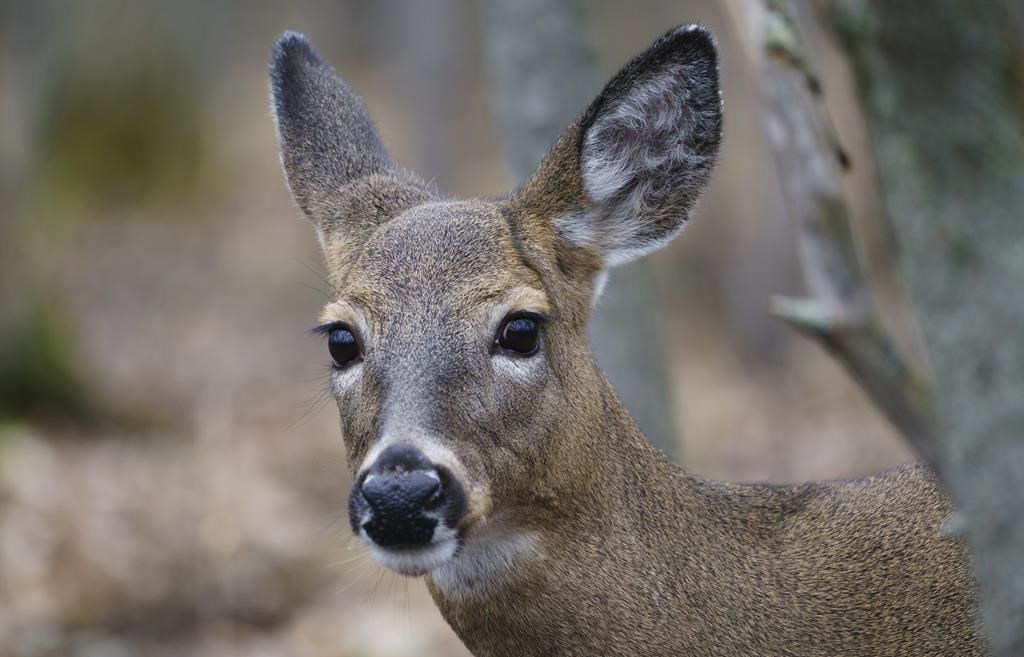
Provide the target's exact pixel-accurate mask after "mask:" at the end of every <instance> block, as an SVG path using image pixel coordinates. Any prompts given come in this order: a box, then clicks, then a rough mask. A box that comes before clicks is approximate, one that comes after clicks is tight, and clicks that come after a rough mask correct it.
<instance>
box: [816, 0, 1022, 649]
mask: <svg viewBox="0 0 1024 657" xmlns="http://www.w3.org/2000/svg"><path fill="white" fill-rule="evenodd" d="M819 5H820V7H821V8H822V9H823V10H824V12H825V15H826V17H827V18H828V19H829V20H830V21H831V23H832V25H834V26H835V28H836V31H837V33H838V34H839V35H840V37H841V40H842V41H843V44H844V45H845V47H846V49H847V52H848V53H849V55H850V58H851V60H852V63H853V65H854V70H855V73H856V76H857V82H858V89H859V93H860V95H861V99H862V102H863V105H864V109H865V112H866V116H867V120H868V126H869V129H870V132H871V136H872V141H873V145H874V148H875V154H876V157H877V161H878V170H879V175H880V179H881V180H880V186H881V188H882V200H883V203H884V206H885V208H886V210H887V214H888V216H889V219H890V221H891V223H892V226H893V228H894V234H895V236H896V239H897V241H898V247H899V249H898V257H899V260H900V265H901V270H902V273H903V276H904V277H905V279H906V282H907V284H908V291H909V295H910V299H911V303H912V306H913V308H914V310H915V312H916V314H917V316H918V318H919V320H920V325H921V330H922V335H923V336H924V340H925V342H926V345H927V348H928V352H929V360H930V365H931V369H932V372H933V378H934V381H935V386H934V389H933V396H932V402H933V403H932V408H933V409H934V414H935V419H936V428H937V442H938V444H937V450H936V462H935V465H936V466H937V469H938V472H939V474H940V476H941V478H942V479H943V481H944V483H945V485H946V487H947V489H948V490H949V492H950V494H951V496H952V497H953V499H954V500H955V502H956V504H957V506H958V508H959V509H960V511H959V512H958V514H957V516H956V517H955V518H954V520H953V521H952V522H951V523H950V531H955V532H958V533H961V534H963V535H964V536H965V537H966V538H967V539H968V541H969V543H970V545H971V549H972V553H973V556H974V568H975V574H976V578H977V581H978V585H979V593H980V596H981V603H982V620H983V624H984V630H985V632H986V634H987V635H988V637H989V638H990V639H991V642H992V647H993V651H994V654H995V655H998V656H1005V657H1009V656H1010V655H1022V654H1024V216H1022V214H1024V210H1022V209H1024V55H1022V53H1024V49H1022V39H1024V36H1022V32H1021V15H1022V12H1021V8H1020V5H1019V4H1017V3H1016V2H1013V1H993V2H988V3H976V2H970V1H968V0H935V1H934V2H931V3H928V5H927V8H925V7H923V6H921V5H919V4H917V3H905V2H891V1H884V0H846V1H843V2H835V3H826V2H819Z"/></svg>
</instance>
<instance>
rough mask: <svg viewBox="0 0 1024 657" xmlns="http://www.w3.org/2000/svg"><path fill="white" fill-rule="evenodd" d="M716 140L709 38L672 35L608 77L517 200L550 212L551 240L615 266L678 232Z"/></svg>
mask: <svg viewBox="0 0 1024 657" xmlns="http://www.w3.org/2000/svg"><path fill="white" fill-rule="evenodd" d="M721 136H722V100H721V96H720V93H719V86H718V56H717V52H716V48H715V40H714V37H713V36H712V34H711V32H710V31H708V29H707V28H705V27H703V26H698V25H687V26H681V27H677V28H675V29H674V30H671V31H670V32H668V33H667V34H665V35H664V36H663V37H661V38H660V39H658V40H657V41H656V42H655V43H654V44H653V45H651V47H650V48H648V49H647V50H646V51H644V52H643V53H641V54H640V55H638V56H637V57H636V58H634V59H633V61H631V62H630V63H629V64H627V65H626V66H625V68H623V69H622V70H621V71H620V72H619V73H618V74H617V75H616V76H615V77H614V78H612V80H611V81H610V82H609V83H608V85H607V86H606V87H605V88H604V91H602V92H601V94H600V95H599V96H598V97H597V98H596V99H595V100H594V102H593V103H591V105H590V107H589V108H587V110H586V112H585V113H584V114H583V116H582V117H581V118H580V120H579V122H578V123H577V124H576V125H574V126H572V127H570V129H569V130H568V131H567V132H566V134H565V135H563V137H562V138H561V139H560V140H559V142H558V143H557V144H556V145H555V147H554V149H553V150H552V152H551V153H550V154H549V155H548V158H547V159H546V161H545V162H544V163H543V164H542V165H541V168H540V170H538V172H537V174H536V175H535V176H534V178H533V179H532V180H531V181H530V182H529V183H528V184H527V185H526V186H525V187H524V188H523V190H522V192H520V194H521V195H526V196H530V195H532V196H534V197H535V199H537V198H542V199H543V202H544V203H545V205H546V206H547V208H550V209H551V210H554V211H553V212H551V211H549V212H547V213H546V214H548V215H549V216H551V218H552V221H553V223H554V228H555V230H556V232H557V233H558V235H559V237H560V239H561V240H563V241H564V242H568V243H569V244H570V245H572V246H576V247H583V248H586V249H588V250H590V251H596V252H597V255H599V257H600V258H601V262H602V263H603V266H604V267H608V266H613V265H618V264H622V263H624V262H628V261H630V260H634V259H636V258H638V257H640V256H642V255H644V254H646V253H648V252H650V251H653V250H655V249H657V248H659V247H661V246H663V245H664V244H666V243H667V242H668V241H669V240H670V239H671V238H672V237H674V236H675V235H676V233H678V232H679V230H680V229H681V228H682V227H683V225H684V224H685V223H686V220H687V218H688V217H689V213H690V211H691V209H692V208H693V206H694V204H695V203H696V200H697V197H698V195H699V194H700V192H701V190H702V189H703V188H704V186H705V184H706V183H707V181H708V178H709V177H710V174H711V171H712V168H713V167H714V163H715V158H716V156H717V154H718V147H719V143H720V142H721ZM565 169H570V170H571V171H572V173H571V174H570V175H568V176H566V175H565V173H566V172H565V171H564V170H565ZM573 173H574V174H575V175H572V174H573ZM567 183H569V184H567ZM522 200H524V201H526V202H527V203H530V201H531V199H522ZM556 208H557V209H556Z"/></svg>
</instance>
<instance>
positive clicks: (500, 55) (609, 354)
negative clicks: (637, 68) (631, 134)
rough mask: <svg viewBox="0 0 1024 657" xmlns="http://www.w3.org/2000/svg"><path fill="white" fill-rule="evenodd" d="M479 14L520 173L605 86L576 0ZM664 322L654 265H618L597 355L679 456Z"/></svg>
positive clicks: (630, 405)
mask: <svg viewBox="0 0 1024 657" xmlns="http://www.w3.org/2000/svg"><path fill="white" fill-rule="evenodd" d="M483 21H484V30H483V32H484V35H485V38H486V39H487V47H488V50H489V55H490V64H491V78H492V85H493V96H494V99H495V108H496V110H497V117H498V124H499V127H500V129H501V133H502V136H503V141H504V144H505V153H506V161H507V165H508V169H509V172H510V174H511V175H512V177H513V178H514V179H515V180H518V181H523V180H525V179H526V178H527V177H528V176H529V175H531V174H532V173H533V172H534V171H535V170H536V168H537V165H538V164H539V163H540V161H541V159H542V158H543V156H544V154H545V153H547V151H548V149H549V148H550V147H551V145H552V144H553V143H554V140H555V139H556V138H557V137H558V135H559V134H560V133H561V132H562V131H563V130H564V129H565V128H566V127H567V126H568V125H569V124H570V123H571V122H572V121H573V120H574V119H575V118H576V117H577V116H578V115H579V114H580V113H581V112H582V111H583V110H584V109H585V108H586V105H587V103H589V102H590V100H591V99H593V98H594V97H595V96H596V95H597V94H598V92H600V90H601V82H602V75H601V73H600V71H599V69H598V66H597V62H596V57H595V53H594V48H593V45H592V39H591V36H590V33H589V30H588V24H587V20H586V10H585V9H584V5H583V3H581V2H577V1H575V0H517V1H516V2H508V1H504V0H488V1H487V2H485V3H484V4H483ZM661 326H662V324H661V312H660V308H659V305H658V297H657V294H656V292H655V289H654V276H653V273H652V271H651V266H650V264H649V263H647V262H644V261H638V262H634V263H632V264H630V265H626V266H624V267H620V268H618V269H616V270H614V271H613V272H612V274H611V276H610V279H609V282H608V284H607V286H606V288H605V292H604V296H603V297H602V299H601V300H600V302H599V304H598V307H597V310H596V311H595V314H594V317H593V318H592V320H591V327H590V337H591V344H592V345H593V348H594V355H595V356H596V358H597V362H598V364H599V365H600V366H601V367H602V369H603V370H604V372H605V374H606V375H607V376H608V380H609V381H611V383H612V385H613V387H614V388H615V390H616V391H617V392H618V394H619V396H620V397H621V399H622V402H623V404H625V406H626V408H627V409H628V410H629V412H630V414H631V415H632V416H633V418H634V419H635V420H636V422H637V424H638V425H639V426H640V429H641V430H642V431H643V432H644V435H646V436H647V438H648V439H650V440H651V442H652V443H654V444H655V445H656V446H657V447H659V448H660V449H661V450H662V451H664V452H666V453H667V454H668V455H669V456H670V457H673V458H675V457H677V455H678V447H677V444H678V441H677V438H676V432H675V427H674V421H673V416H672V412H671V411H672V404H671V400H670V395H669V385H668V373H667V369H666V365H665V357H664V349H663V347H662V344H663V335H662V330H661Z"/></svg>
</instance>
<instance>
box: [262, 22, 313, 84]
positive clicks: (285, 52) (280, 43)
mask: <svg viewBox="0 0 1024 657" xmlns="http://www.w3.org/2000/svg"><path fill="white" fill-rule="evenodd" d="M295 63H302V64H306V65H311V66H322V65H323V60H321V59H320V56H319V55H317V54H316V51H315V50H313V46H311V45H310V44H309V40H308V39H307V38H306V35H304V34H302V33H301V32H293V31H292V30H286V31H285V32H282V33H281V36H279V37H277V41H276V42H275V43H274V47H273V49H272V50H271V55H270V76H271V78H273V79H275V80H277V79H280V78H281V76H282V75H283V73H284V71H285V70H287V69H288V68H289V67H290V66H293V65H294V64H295Z"/></svg>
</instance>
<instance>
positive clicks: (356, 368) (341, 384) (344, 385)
mask: <svg viewBox="0 0 1024 657" xmlns="http://www.w3.org/2000/svg"><path fill="white" fill-rule="evenodd" d="M362 373H363V363H362V361H360V362H358V363H354V364H352V365H349V366H348V367H346V368H344V369H341V370H338V369H335V368H331V390H332V391H333V392H334V394H335V395H340V394H341V393H342V392H344V391H345V390H346V389H348V388H349V387H350V386H351V385H352V384H353V383H355V382H356V380H357V379H358V378H359V376H360V375H361V374H362Z"/></svg>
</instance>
